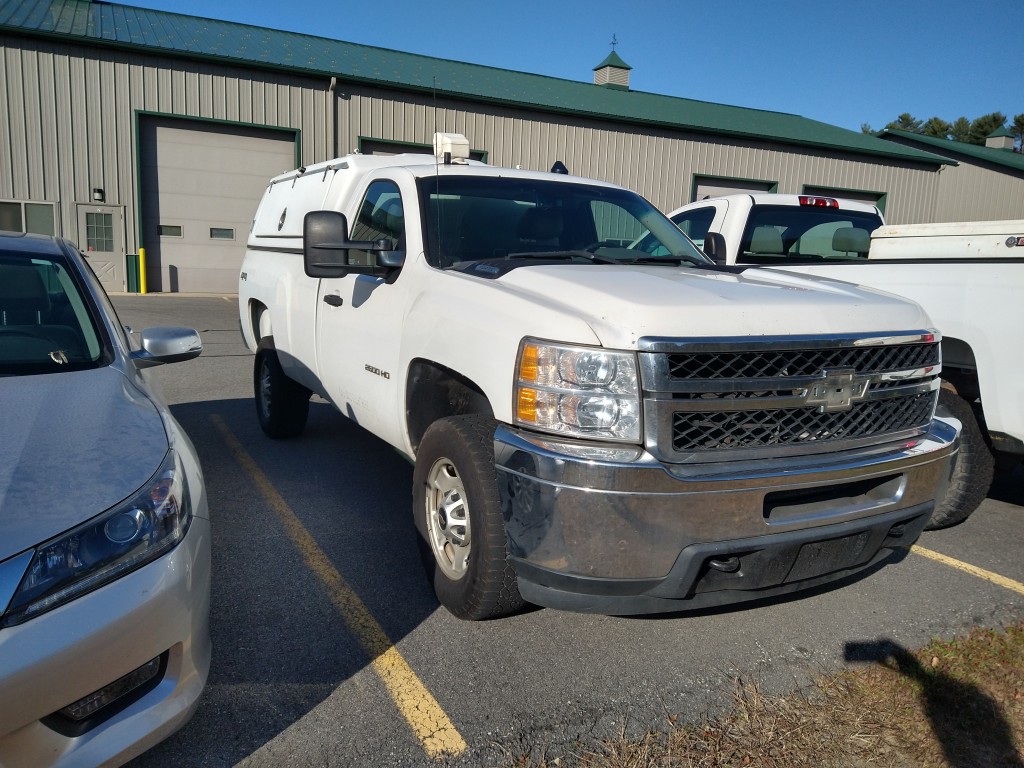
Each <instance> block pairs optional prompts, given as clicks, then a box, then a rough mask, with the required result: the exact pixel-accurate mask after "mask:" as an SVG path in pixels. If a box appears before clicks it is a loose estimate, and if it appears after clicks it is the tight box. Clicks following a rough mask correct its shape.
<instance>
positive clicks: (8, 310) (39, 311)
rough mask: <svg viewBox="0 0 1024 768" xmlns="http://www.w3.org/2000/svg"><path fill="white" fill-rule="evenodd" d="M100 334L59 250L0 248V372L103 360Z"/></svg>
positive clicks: (23, 371)
mask: <svg viewBox="0 0 1024 768" xmlns="http://www.w3.org/2000/svg"><path fill="white" fill-rule="evenodd" d="M103 338H104V337H103V336H102V335H101V334H100V333H99V332H98V331H97V328H96V323H95V322H94V320H93V315H92V313H91V312H90V311H89V305H88V304H87V303H86V301H85V299H84V297H83V294H82V292H81V291H80V290H79V287H78V284H77V283H76V281H75V280H74V279H73V276H72V273H71V272H69V270H68V264H67V262H66V260H65V259H64V257H63V255H50V254H46V255H42V254H40V253H38V252H33V253H19V252H17V251H10V250H5V251H4V252H3V253H2V254H0V376H19V375H21V376H24V375H29V374H39V373H61V372H65V371H71V370H81V369H83V368H93V367H96V366H98V365H100V364H105V363H106V362H108V361H109V359H110V353H109V350H107V349H106V348H105V347H104V344H103V341H102V339H103Z"/></svg>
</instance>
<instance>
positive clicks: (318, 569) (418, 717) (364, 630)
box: [210, 415, 467, 758]
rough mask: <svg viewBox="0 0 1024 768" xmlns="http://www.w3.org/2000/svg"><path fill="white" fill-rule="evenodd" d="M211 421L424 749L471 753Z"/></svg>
mask: <svg viewBox="0 0 1024 768" xmlns="http://www.w3.org/2000/svg"><path fill="white" fill-rule="evenodd" d="M210 419H211V420H212V421H213V423H214V425H215V426H216V427H217V429H218V430H219V431H220V433H221V437H223V438H224V442H225V443H227V445H228V448H229V449H230V451H231V453H232V454H233V455H234V457H235V459H236V460H237V461H238V463H239V464H241V465H242V467H243V468H244V469H245V471H246V472H247V473H248V474H249V477H250V478H251V479H252V481H253V483H255V485H256V488H257V489H258V490H259V492H260V493H261V494H262V495H263V498H264V499H266V500H267V502H268V503H269V504H270V506H271V508H272V509H273V510H274V513H275V514H276V515H277V517H278V519H279V520H280V521H281V524H282V525H283V526H284V529H285V531H286V532H287V534H288V537H289V538H290V539H291V540H292V542H293V543H294V544H295V546H296V547H297V548H298V550H299V552H300V553H301V554H302V557H303V559H304V560H305V561H306V564H307V565H308V566H309V568H310V570H311V571H313V573H315V574H316V575H317V577H318V578H319V579H320V581H322V582H323V584H324V586H325V587H327V592H328V594H329V595H330V598H331V602H332V603H334V606H335V608H337V609H338V611H339V613H341V616H342V618H343V619H344V620H345V623H346V624H347V625H348V627H349V629H350V630H351V631H352V634H354V635H355V636H356V638H357V639H358V640H359V644H360V645H361V646H362V647H363V650H365V651H366V653H367V654H368V655H369V656H370V658H371V659H372V660H373V661H372V662H371V664H372V666H373V669H374V671H375V672H376V673H377V675H378V676H380V679H381V680H382V681H383V683H384V685H385V687H386V688H387V690H388V693H390V694H391V698H392V699H394V701H395V704H396V705H397V706H398V710H399V712H401V713H402V716H403V717H405V719H406V722H408V723H409V726H410V727H411V728H412V730H413V733H415V734H416V737H417V738H418V739H419V740H420V743H421V744H422V745H423V749H424V750H426V752H427V754H428V755H429V756H430V757H434V758H439V757H443V756H446V755H453V756H458V755H461V754H462V753H463V752H465V751H466V749H467V745H466V741H465V740H464V739H463V738H462V736H461V735H460V734H459V732H458V731H457V730H456V729H455V726H454V725H453V724H452V722H451V720H449V719H448V715H446V714H445V712H444V710H443V709H441V705H440V704H438V703H437V700H436V699H435V698H434V697H433V696H432V695H431V694H430V691H428V690H427V688H426V686H425V685H424V684H423V683H422V682H421V681H420V679H419V678H418V677H417V676H416V673H415V672H413V671H412V667H410V666H409V664H408V662H407V661H406V660H405V659H404V658H403V657H402V654H401V653H399V652H398V650H397V649H396V648H395V645H394V643H392V642H391V639H390V638H389V637H388V636H387V633H386V632H385V631H384V629H383V628H382V627H381V626H380V624H378V623H377V620H376V619H374V618H373V614H371V613H370V610H369V609H368V608H367V607H366V605H365V604H364V603H363V601H362V600H360V599H359V596H358V595H357V594H356V593H355V591H354V590H353V589H352V587H350V586H349V585H348V583H347V582H346V581H345V579H344V578H343V577H342V575H341V574H340V573H338V571H337V569H336V568H335V567H334V566H333V565H332V564H331V561H330V559H329V558H328V557H327V555H326V554H324V552H323V550H322V549H320V547H319V546H318V545H317V543H316V540H315V539H314V538H313V536H312V535H311V534H310V533H309V531H307V530H306V528H305V526H303V524H302V522H301V521H300V520H299V518H298V517H297V516H296V515H295V513H294V512H293V511H292V510H291V507H289V506H288V502H286V501H285V500H284V498H283V497H282V496H281V494H279V493H278V492H277V490H276V489H275V488H274V486H273V484H272V483H271V482H270V480H269V479H267V476H266V475H264V474H263V472H262V471H261V470H260V468H259V467H258V466H257V465H256V462H255V461H253V459H252V457H251V456H249V454H248V453H246V451H245V449H244V448H242V444H241V443H239V442H238V439H237V438H236V437H235V436H234V434H233V433H232V432H231V430H230V429H228V427H227V425H226V424H225V423H224V421H223V420H222V419H221V418H220V417H219V416H217V415H213V416H211V417H210Z"/></svg>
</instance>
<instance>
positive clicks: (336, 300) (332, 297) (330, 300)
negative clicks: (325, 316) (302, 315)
mask: <svg viewBox="0 0 1024 768" xmlns="http://www.w3.org/2000/svg"><path fill="white" fill-rule="evenodd" d="M324 302H326V303H327V304H330V305H331V306H332V307H340V306H341V305H342V304H344V303H345V300H344V299H343V298H341V296H339V295H338V294H336V293H328V294H327V295H326V296H324Z"/></svg>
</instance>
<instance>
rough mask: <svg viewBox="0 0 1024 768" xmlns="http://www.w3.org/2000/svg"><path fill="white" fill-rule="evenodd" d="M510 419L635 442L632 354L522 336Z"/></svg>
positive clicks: (637, 401)
mask: <svg viewBox="0 0 1024 768" xmlns="http://www.w3.org/2000/svg"><path fill="white" fill-rule="evenodd" d="M515 420H516V423H517V424H520V425H522V426H524V427H530V428H533V429H540V430H544V431H546V432H555V433H558V434H563V435H570V436H573V437H581V438H589V439H594V440H617V441H621V442H631V443H638V442H640V393H639V384H638V380H637V364H636V356H635V355H634V354H633V353H631V352H611V351H608V350H605V349H599V348H595V347H577V346H571V345H568V344H550V343H547V342H543V341H535V340H533V339H524V340H523V343H522V344H520V346H519V359H518V360H517V362H516V387H515Z"/></svg>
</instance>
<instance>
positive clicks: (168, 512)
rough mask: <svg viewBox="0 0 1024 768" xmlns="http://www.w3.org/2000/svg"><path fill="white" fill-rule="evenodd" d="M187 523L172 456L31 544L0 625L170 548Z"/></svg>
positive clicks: (181, 477) (182, 485)
mask: <svg viewBox="0 0 1024 768" xmlns="http://www.w3.org/2000/svg"><path fill="white" fill-rule="evenodd" d="M191 522H192V503H191V500H190V499H189V495H188V484H187V482H186V480H185V471H184V469H182V466H181V462H180V461H179V460H178V455H177V454H176V453H175V452H174V451H173V450H171V451H168V453H167V457H166V458H165V459H164V461H163V464H162V465H161V466H160V469H159V470H157V472H156V474H155V475H153V477H152V478H151V479H150V480H149V482H148V483H146V485H145V486H143V488H142V489H141V490H140V491H139V492H138V493H137V494H136V495H135V496H134V497H133V498H131V499H129V500H128V501H127V502H124V503H123V504H120V505H118V506H117V507H114V508H113V509H111V510H108V511H107V512H105V513H103V514H102V515H100V516H99V517H96V518H93V519H92V520H90V521H89V522H87V523H85V524H84V525H80V526H79V527H78V528H75V529H74V530H72V531H71V532H70V533H65V534H62V535H61V536H59V537H57V538H55V539H52V540H50V541H48V542H45V543H44V544H41V545H39V546H38V547H36V551H35V554H34V556H33V557H32V561H31V563H30V564H29V567H28V570H27V571H26V573H25V576H24V578H23V579H22V580H21V584H20V585H19V586H18V591H17V592H15V594H14V597H13V598H12V599H11V603H10V606H9V608H8V611H7V613H6V614H5V615H4V617H3V619H2V620H0V627H2V626H10V625H12V624H20V623H22V622H23V621H28V620H29V619H31V618H34V617H36V616H38V615H39V614H41V613H44V612H46V611H48V610H50V609H51V608H56V607H57V606H59V605H63V604H64V603H67V602H68V601H70V600H74V599H75V598H76V597H80V596H81V595H83V594H85V593H86V592H90V591H92V590H94V589H96V588H98V587H101V586H103V585H104V584H107V583H109V582H111V581H114V580H115V579H117V578H119V577H121V576H123V575H124V574H126V573H128V572H129V571H133V570H135V569H137V568H140V567H142V566H143V565H145V564H146V563H149V562H151V561H153V560H155V559H156V558H158V557H160V556H161V555H163V554H164V553H166V552H168V551H169V550H171V549H173V548H174V546H175V545H176V544H177V543H178V542H179V541H181V540H182V539H183V538H184V536H185V532H186V531H187V530H188V526H189V523H191Z"/></svg>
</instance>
